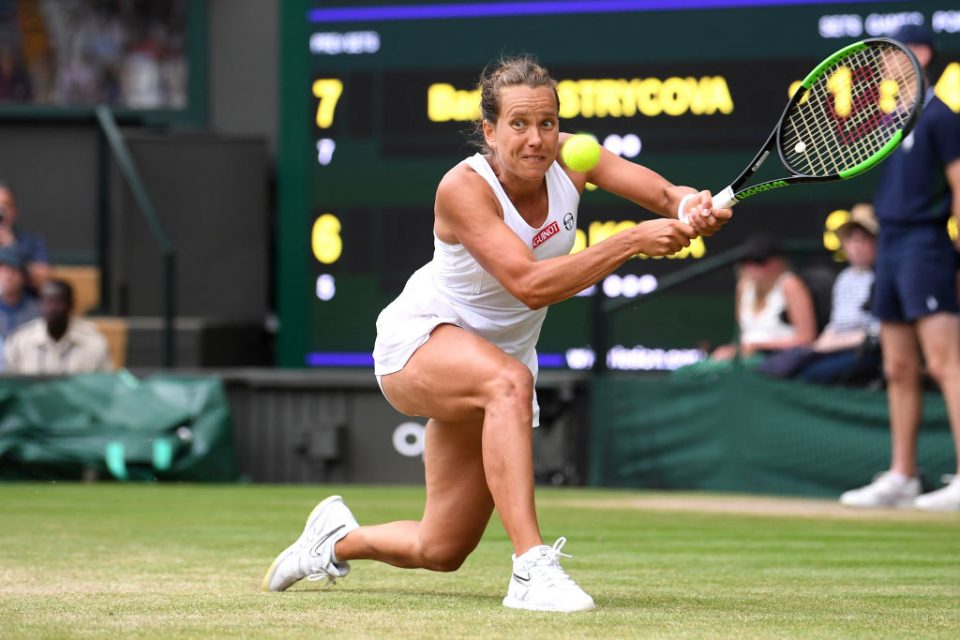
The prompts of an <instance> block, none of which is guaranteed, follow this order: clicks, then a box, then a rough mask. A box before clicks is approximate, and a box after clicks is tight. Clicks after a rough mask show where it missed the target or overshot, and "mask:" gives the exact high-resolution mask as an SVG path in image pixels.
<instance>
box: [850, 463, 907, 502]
mask: <svg viewBox="0 0 960 640" xmlns="http://www.w3.org/2000/svg"><path fill="white" fill-rule="evenodd" d="M918 495H920V479H919V478H907V479H904V478H903V476H900V475H899V474H898V475H894V474H893V472H891V471H884V472H883V473H880V474H877V476H876V477H874V479H873V482H871V483H870V484H868V485H867V486H865V487H860V488H859V489H851V490H850V491H845V492H844V493H843V495H841V496H840V504H842V505H845V506H847V507H859V508H871V507H894V508H897V509H909V508H911V507H913V503H914V500H916V498H917V496H918Z"/></svg>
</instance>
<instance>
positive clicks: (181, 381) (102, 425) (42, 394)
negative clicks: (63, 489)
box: [0, 371, 239, 482]
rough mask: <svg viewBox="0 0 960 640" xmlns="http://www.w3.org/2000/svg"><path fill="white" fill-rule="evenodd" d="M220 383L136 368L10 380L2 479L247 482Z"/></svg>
mask: <svg viewBox="0 0 960 640" xmlns="http://www.w3.org/2000/svg"><path fill="white" fill-rule="evenodd" d="M238 475H239V474H238V471H237V464H236V456H235V453H234V446H233V433H232V428H231V423H230V410H229V406H228V403H227V398H226V394H225V393H224V390H223V385H222V384H221V383H220V381H219V380H218V379H215V378H211V377H201V376H175V375H158V376H153V377H150V378H147V379H144V380H138V379H137V378H135V377H134V376H133V375H131V374H130V373H128V372H125V371H122V372H119V373H113V374H90V375H81V376H74V377H69V378H58V379H52V380H30V379H24V378H0V479H3V480H22V479H30V480H39V479H64V480H70V479H74V480H75V479H80V478H83V477H99V478H116V479H119V480H153V479H159V480H181V481H191V482H200V481H211V482H225V481H232V480H236V479H237V478H238Z"/></svg>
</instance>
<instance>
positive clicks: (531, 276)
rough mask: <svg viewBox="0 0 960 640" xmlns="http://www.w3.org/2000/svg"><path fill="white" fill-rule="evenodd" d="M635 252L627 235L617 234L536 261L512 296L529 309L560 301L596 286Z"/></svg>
mask: <svg viewBox="0 0 960 640" xmlns="http://www.w3.org/2000/svg"><path fill="white" fill-rule="evenodd" d="M637 252H638V249H637V247H636V246H635V244H634V243H632V242H630V241H629V239H628V236H627V234H625V233H619V234H616V235H614V236H611V237H609V238H607V239H606V240H604V241H603V242H600V243H598V244H595V245H593V246H591V247H587V248H586V249H584V250H583V251H580V252H578V253H575V254H571V255H567V256H560V257H558V258H550V259H548V260H541V261H539V262H536V263H535V264H534V265H532V266H531V268H530V270H529V272H528V273H527V274H526V276H525V277H524V278H523V279H522V281H521V282H520V283H519V284H520V286H519V287H518V291H514V292H513V293H514V295H515V296H517V298H518V299H519V300H520V301H521V302H523V303H524V304H526V305H527V306H528V307H530V308H531V309H539V308H541V307H545V306H548V305H551V304H554V303H556V302H561V301H563V300H566V299H567V298H572V297H573V296H575V295H577V294H578V293H580V292H581V291H583V290H584V289H586V288H587V287H590V286H591V285H594V284H596V283H598V282H599V281H600V280H602V279H603V278H605V277H606V276H608V275H610V274H611V273H613V271H615V270H616V269H617V268H618V267H619V266H620V265H622V264H623V263H624V262H626V261H627V260H628V259H630V258H631V257H632V256H634V255H636V254H637Z"/></svg>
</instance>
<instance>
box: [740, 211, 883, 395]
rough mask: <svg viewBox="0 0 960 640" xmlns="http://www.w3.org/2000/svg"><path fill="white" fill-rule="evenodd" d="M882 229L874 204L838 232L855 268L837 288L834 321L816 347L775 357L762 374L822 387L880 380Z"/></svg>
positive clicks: (845, 273) (832, 312)
mask: <svg viewBox="0 0 960 640" xmlns="http://www.w3.org/2000/svg"><path fill="white" fill-rule="evenodd" d="M878 229H879V227H878V225H877V220H876V218H875V217H874V215H873V207H872V206H871V205H869V204H858V205H856V206H854V207H853V209H852V211H851V212H850V219H849V220H848V221H847V222H846V223H844V224H843V226H841V227H840V228H839V229H837V235H838V236H839V237H840V242H841V244H842V246H843V253H844V255H845V256H846V258H847V261H848V262H849V263H850V266H848V267H847V268H846V269H844V270H843V271H841V272H840V274H839V275H838V276H837V279H836V281H835V282H834V284H833V296H832V300H833V302H832V305H831V310H830V322H829V323H828V324H827V326H826V327H825V328H824V330H823V332H822V333H821V334H820V336H819V337H818V338H817V340H816V341H815V342H814V343H813V344H812V345H810V346H808V347H797V348H795V349H790V350H788V351H785V352H782V353H779V354H776V355H773V356H771V357H770V358H768V359H767V360H765V361H764V362H763V363H762V364H761V365H760V366H759V367H758V369H757V370H758V371H760V372H761V373H766V374H767V375H771V376H775V377H779V378H789V377H796V378H800V379H802V380H806V381H807V382H817V383H821V384H833V383H838V382H846V381H855V380H859V379H863V378H865V377H870V378H876V377H879V375H880V352H879V349H877V348H871V346H875V345H876V344H877V341H878V334H879V330H880V323H879V322H878V321H877V319H876V318H874V317H873V315H872V314H871V313H870V297H871V296H870V294H871V291H872V288H873V280H874V273H873V262H874V259H875V258H876V254H877V247H876V235H877V230H878Z"/></svg>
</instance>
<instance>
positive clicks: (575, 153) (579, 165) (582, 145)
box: [560, 133, 600, 173]
mask: <svg viewBox="0 0 960 640" xmlns="http://www.w3.org/2000/svg"><path fill="white" fill-rule="evenodd" d="M560 157H561V158H563V163H564V164H565V165H567V166H568V167H570V168H571V169H573V170H574V171H579V172H581V173H583V172H585V171H590V169H593V168H594V167H595V166H597V162H599V161H600V143H599V142H597V139H596V138H594V137H593V136H591V135H590V134H588V133H577V134H575V135H572V136H570V137H569V138H567V141H566V142H565V143H563V148H562V149H560Z"/></svg>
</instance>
